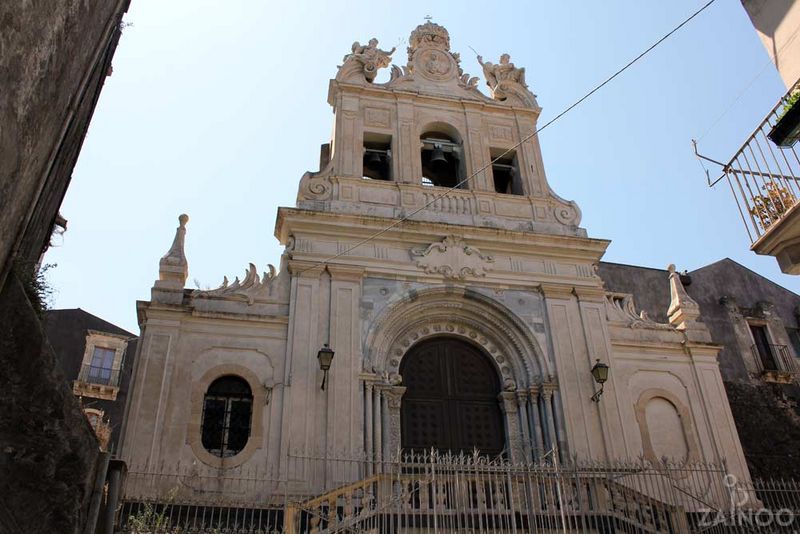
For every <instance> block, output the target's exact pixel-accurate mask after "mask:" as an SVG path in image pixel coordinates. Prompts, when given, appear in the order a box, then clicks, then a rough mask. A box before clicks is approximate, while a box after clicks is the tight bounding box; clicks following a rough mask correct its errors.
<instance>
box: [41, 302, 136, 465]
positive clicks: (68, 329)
mask: <svg viewBox="0 0 800 534" xmlns="http://www.w3.org/2000/svg"><path fill="white" fill-rule="evenodd" d="M44 326H45V331H46V332H47V338H48V340H49V341H50V346H52V347H53V350H54V351H55V353H56V355H57V356H58V358H59V360H60V361H61V367H62V369H63V371H64V374H65V375H66V378H67V380H69V382H70V384H71V385H72V392H73V393H74V394H75V395H76V396H77V397H79V398H80V399H81V406H82V407H83V411H84V412H85V413H86V416H87V418H88V419H89V422H90V423H91V424H92V427H93V428H94V429H95V433H97V434H98V439H99V440H100V443H101V447H102V448H103V449H104V450H109V451H112V452H115V451H117V449H118V441H119V434H120V431H121V428H122V424H123V415H124V413H125V400H126V399H127V396H128V390H129V387H130V381H131V369H132V367H133V356H134V354H135V353H136V340H137V338H136V336H135V335H134V334H131V333H130V332H128V331H126V330H123V329H122V328H119V327H118V326H115V325H113V324H111V323H109V322H108V321H104V320H103V319H101V318H99V317H97V316H95V315H92V314H91V313H89V312H86V311H84V310H82V309H80V308H77V309H73V310H50V311H48V312H47V316H46V317H45V324H44Z"/></svg>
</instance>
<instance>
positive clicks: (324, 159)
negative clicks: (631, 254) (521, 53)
mask: <svg viewBox="0 0 800 534" xmlns="http://www.w3.org/2000/svg"><path fill="white" fill-rule="evenodd" d="M395 52H396V50H395V49H392V50H389V51H385V50H381V49H380V48H379V47H378V41H377V40H376V39H371V40H370V41H369V43H368V44H366V45H362V44H360V43H359V42H355V43H353V46H352V49H351V53H350V54H347V55H346V56H345V57H344V59H343V62H342V65H341V66H340V67H339V70H338V72H337V74H336V78H335V79H334V80H331V83H330V87H329V91H328V102H329V103H330V105H331V106H332V107H333V110H334V114H335V126H334V134H333V138H332V139H331V142H330V143H329V144H326V145H323V147H322V155H321V158H320V160H321V161H320V170H319V171H318V172H313V173H312V172H309V173H306V174H305V175H304V176H303V178H302V180H301V182H300V190H299V193H298V197H297V207H298V208H301V209H311V210H315V211H327V212H332V213H349V214H353V215H357V214H370V215H375V216H381V217H388V218H392V219H397V218H401V217H410V218H412V219H413V220H416V221H428V222H446V223H453V224H459V225H469V226H490V227H494V228H505V229H508V230H522V231H529V232H536V233H544V234H557V235H571V236H585V235H586V233H585V231H584V230H583V229H581V228H579V226H578V225H579V223H580V217H581V215H580V210H579V209H578V206H577V205H576V204H575V203H574V202H569V201H565V200H563V199H561V198H560V197H558V196H557V195H556V194H555V193H553V191H552V190H551V189H550V187H549V185H548V183H547V177H546V175H545V171H544V166H543V164H542V156H541V149H540V147H539V140H538V138H537V137H536V135H535V134H534V132H535V129H536V122H537V120H538V118H539V113H540V111H541V108H540V107H539V105H538V104H537V102H536V97H535V95H534V94H533V93H532V92H531V91H530V89H529V88H528V85H527V83H526V81H525V69H523V68H519V67H516V66H515V65H514V64H513V63H512V62H511V61H510V57H509V56H508V54H503V56H502V57H501V58H500V61H499V62H498V63H496V64H495V63H491V62H488V61H487V62H484V61H483V58H481V57H478V61H479V63H480V65H481V66H482V68H483V74H484V77H485V78H486V82H487V85H488V86H489V89H490V94H491V96H490V97H489V96H486V95H484V94H483V93H481V92H480V91H479V90H478V78H476V77H473V76H470V75H469V74H467V73H465V72H464V70H463V68H462V66H461V58H460V57H459V54H457V53H455V52H452V51H451V50H450V36H449V35H448V33H447V30H446V29H444V28H443V27H442V26H439V25H438V24H434V23H432V22H427V23H425V24H422V25H420V26H418V27H417V28H416V29H415V30H414V31H413V32H412V33H411V36H410V38H409V46H408V50H407V52H408V62H407V64H406V65H405V66H403V67H398V66H397V65H392V66H391V77H390V80H389V81H388V82H386V83H382V84H379V83H375V81H374V80H375V77H376V73H377V71H378V69H380V68H384V67H388V66H389V64H390V62H391V59H392V55H393V54H395ZM444 188H456V190H454V191H450V192H447V191H446V190H445V189H444ZM412 214H413V215H412Z"/></svg>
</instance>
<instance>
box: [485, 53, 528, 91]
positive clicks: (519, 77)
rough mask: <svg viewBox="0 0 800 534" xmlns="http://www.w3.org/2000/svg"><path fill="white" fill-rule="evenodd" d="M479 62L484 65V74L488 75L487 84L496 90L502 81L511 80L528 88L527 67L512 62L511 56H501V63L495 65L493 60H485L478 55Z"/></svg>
mask: <svg viewBox="0 0 800 534" xmlns="http://www.w3.org/2000/svg"><path fill="white" fill-rule="evenodd" d="M478 63H480V64H481V67H483V75H484V76H486V85H488V86H489V87H490V88H491V89H492V90H494V89H495V88H496V87H497V86H498V85H500V84H501V82H505V81H510V82H514V83H518V84H520V85H521V86H522V87H525V88H527V87H528V84H526V83H525V68H524V67H523V68H517V67H516V66H515V65H514V64H513V63H511V56H509V55H508V54H503V55H502V56H500V63H498V64H497V65H495V64H494V63H492V62H491V61H487V62H486V63H484V62H483V57H481V56H478Z"/></svg>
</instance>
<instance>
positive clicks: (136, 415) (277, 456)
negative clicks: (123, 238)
mask: <svg viewBox="0 0 800 534" xmlns="http://www.w3.org/2000/svg"><path fill="white" fill-rule="evenodd" d="M377 45H378V43H377V41H376V40H372V41H370V43H369V44H368V45H366V46H363V45H361V44H359V43H354V44H353V47H352V53H351V54H348V55H347V56H345V58H344V61H343V64H342V66H341V67H340V68H339V71H338V73H337V75H336V78H335V79H334V80H332V81H331V84H330V88H329V95H328V101H329V103H330V104H331V105H332V106H333V109H334V113H335V126H334V134H333V139H332V140H331V143H330V144H329V145H326V146H324V147H323V151H322V158H321V160H322V161H321V163H322V164H321V168H320V170H319V171H317V172H308V173H306V174H305V175H304V176H303V177H302V179H301V180H300V184H299V192H298V197H297V205H296V207H295V208H280V209H279V211H278V218H277V222H276V227H275V236H276V237H277V239H278V240H279V241H280V242H281V243H282V244H283V245H284V246H285V251H284V253H283V255H282V257H281V261H280V266H279V268H277V269H276V268H275V267H272V266H269V268H268V270H267V271H266V272H263V273H259V271H258V270H257V269H256V267H255V266H253V265H250V266H249V268H248V269H247V271H246V273H245V276H244V277H243V278H242V279H239V278H236V279H235V280H234V281H233V282H230V281H229V280H228V279H227V278H225V279H224V281H223V284H222V285H221V286H220V287H219V288H217V289H213V290H187V289H185V288H184V283H185V280H186V277H187V271H188V262H187V259H186V258H185V256H184V253H183V241H184V239H185V238H186V225H187V222H188V218H187V217H186V216H181V218H180V220H179V223H180V226H179V227H178V230H177V232H176V237H175V240H174V242H173V245H172V247H171V249H170V251H169V252H168V253H167V255H166V256H164V258H162V259H161V262H160V276H159V280H158V281H156V283H155V285H154V287H153V289H152V293H151V299H150V301H149V302H139V303H137V309H138V314H139V321H140V324H141V327H142V336H141V343H140V347H139V353H138V355H137V358H136V369H135V370H134V373H135V387H134V391H133V394H132V396H131V401H130V408H129V409H130V417H129V418H128V423H127V426H126V432H125V435H124V437H123V450H122V454H123V457H124V458H125V459H126V460H127V461H128V462H129V463H130V465H131V466H132V469H137V468H138V467H137V466H144V467H146V468H148V469H154V468H157V466H159V465H165V464H166V465H176V464H189V465H193V466H195V467H194V469H196V470H202V471H203V472H205V473H220V472H222V473H224V472H226V471H225V470H228V469H230V470H233V469H236V468H240V467H241V468H249V469H253V468H257V469H261V470H263V471H262V472H264V473H266V474H267V478H269V479H270V480H275V481H276V483H275V484H274V485H270V484H268V483H265V484H263V485H262V486H260V487H259V488H258V489H257V490H255V489H254V490H253V491H257V492H260V493H261V494H270V493H271V492H278V491H286V492H288V493H296V494H304V495H308V494H314V493H319V492H321V491H323V490H324V489H326V488H330V487H334V486H337V485H341V484H343V483H346V482H350V481H352V480H354V479H355V478H358V476H359V473H358V471H357V470H349V471H348V470H337V471H336V472H335V473H332V472H331V473H329V472H325V473H323V474H320V473H318V472H309V471H307V470H304V469H302V468H301V467H298V465H302V464H296V463H293V462H292V458H300V457H303V456H313V457H321V458H330V459H331V462H333V461H334V460H335V459H342V458H351V459H352V458H369V459H376V458H384V459H385V458H390V457H393V455H395V454H396V453H397V451H398V449H399V448H400V447H401V445H402V441H403V437H402V433H403V432H404V424H403V422H402V413H403V410H404V403H403V395H404V393H405V392H406V390H407V386H406V380H405V379H407V378H408V377H403V375H402V373H403V369H402V365H403V360H404V357H405V356H406V355H407V354H408V352H409V351H410V350H413V349H414V348H415V347H416V346H418V345H419V344H420V343H421V342H423V341H426V340H429V339H438V338H443V337H447V338H459V339H462V340H464V341H465V342H466V343H469V344H471V345H472V346H474V347H476V348H477V349H478V350H479V351H481V353H482V354H484V355H485V357H486V358H488V359H489V361H490V362H491V364H492V367H493V369H494V370H495V372H496V373H497V377H498V380H499V384H500V388H501V392H500V394H499V396H498V400H497V402H498V405H499V407H500V410H501V413H502V417H503V428H504V432H505V436H504V438H505V454H506V455H507V456H508V457H510V458H511V459H513V460H519V461H526V460H537V459H541V458H542V457H543V456H544V455H545V454H548V451H549V453H550V454H553V453H555V454H558V455H560V456H561V457H562V458H569V457H578V458H582V459H594V460H601V461H603V460H615V459H630V458H636V457H638V456H640V455H645V456H646V457H647V458H648V459H650V460H652V461H656V462H657V461H660V459H661V458H662V457H669V458H671V459H673V460H674V461H677V462H680V463H685V462H691V461H695V460H698V461H705V462H722V461H723V460H724V461H726V462H727V465H728V467H729V469H730V471H731V472H732V473H734V474H735V475H736V476H738V477H741V478H743V479H746V478H747V477H748V472H747V466H746V464H745V460H744V457H743V455H742V450H741V446H740V444H739V439H738V436H737V431H736V427H735V425H734V422H733V417H732V415H731V411H730V407H729V405H728V402H727V399H726V396H725V390H724V386H723V382H722V378H721V376H720V370H719V365H718V363H717V355H718V353H719V351H720V348H721V347H720V346H719V345H717V344H715V343H713V342H712V341H711V336H710V335H709V332H708V330H707V328H706V326H705V325H704V323H703V322H702V318H701V317H700V314H699V307H698V305H697V303H696V302H694V301H693V300H692V299H691V298H690V297H689V296H688V294H687V293H686V291H685V289H684V287H683V285H682V284H681V280H680V277H679V275H678V274H677V272H675V270H674V268H673V270H672V276H670V277H669V279H668V280H667V279H664V280H662V284H663V287H664V288H665V290H667V289H668V288H669V291H670V293H671V297H670V299H669V300H668V301H667V302H666V305H665V306H664V313H665V315H667V312H668V319H665V320H664V321H663V322H656V321H654V320H651V319H649V318H647V316H646V315H643V314H639V313H638V312H637V311H636V310H635V308H634V303H633V299H632V296H631V295H629V294H623V293H616V292H609V291H608V290H607V289H606V288H605V287H604V285H603V281H602V279H601V278H600V277H599V276H598V274H597V265H598V262H599V261H600V258H601V257H602V256H603V254H604V252H605V250H606V247H607V246H608V244H609V242H608V241H606V240H602V239H595V238H589V237H587V232H586V230H585V229H583V228H581V227H580V218H581V215H580V210H579V209H578V207H577V205H576V204H575V203H574V202H571V201H566V200H564V199H562V198H560V197H558V196H557V195H556V194H555V193H554V192H553V191H552V190H551V188H550V186H549V184H548V181H547V177H546V175H545V172H544V166H543V163H542V154H541V150H540V147H539V142H538V138H537V137H536V136H535V128H536V123H537V120H538V117H539V111H540V108H539V107H538V104H537V103H536V98H535V96H534V95H533V93H532V92H531V90H530V88H529V87H528V85H527V82H526V80H525V73H524V70H523V69H521V68H518V67H516V66H515V65H514V64H513V63H511V62H510V60H509V58H508V57H505V56H504V57H503V58H501V60H500V61H499V63H497V64H493V63H491V62H483V60H482V59H481V62H482V67H483V70H484V74H485V75H486V77H487V80H488V82H489V88H490V90H491V96H485V95H484V94H483V93H481V92H480V91H479V90H478V88H477V79H476V78H473V77H470V76H469V75H468V74H466V73H464V72H463V69H462V66H461V62H460V58H459V56H458V54H456V53H454V52H452V51H451V50H450V44H449V35H448V34H447V31H446V30H445V29H444V28H442V27H440V26H438V25H436V24H432V23H426V24H424V25H421V26H419V27H418V28H417V29H416V30H414V32H413V33H412V34H411V37H410V39H409V47H408V64H407V65H406V66H404V67H402V68H401V67H398V66H396V65H393V66H392V67H391V72H392V75H391V79H390V80H389V81H388V82H386V83H384V84H377V83H374V79H375V76H374V72H373V71H374V69H378V68H381V67H385V66H387V65H388V64H389V56H391V54H393V53H394V51H384V50H381V49H379V48H378V46H377ZM501 162H505V163H501ZM434 163H436V164H438V165H441V166H449V167H447V168H448V173H449V174H447V173H445V174H446V175H442V174H441V173H437V171H436V170H435V169H433V170H432V167H433V164H434ZM371 165H374V166H373V167H370V166H371ZM373 171H374V172H373ZM440 179H441V180H443V181H442V182H439V183H437V180H440ZM448 179H449V180H450V181H449V182H447V181H446V180H448ZM426 184H427V185H426ZM445 184H447V185H445ZM325 344H328V345H330V347H331V348H332V349H333V350H335V358H334V360H333V363H332V366H331V368H330V371H329V372H328V373H327V379H326V381H327V387H326V388H325V389H321V387H320V385H321V383H322V380H323V371H322V370H321V369H320V366H319V364H318V362H317V353H318V351H319V350H320V348H321V347H323V345H325ZM597 360H600V361H601V362H604V363H606V364H608V365H609V366H610V368H611V374H610V378H609V380H608V382H607V383H606V384H605V389H604V394H603V395H602V397H600V399H599V402H593V401H592V400H591V397H592V396H593V394H594V393H595V391H596V385H595V383H594V381H593V378H592V374H591V372H590V371H591V369H592V366H593V365H594V364H595V362H596V361H597ZM228 375H234V376H237V377H239V378H240V379H241V380H242V381H243V382H244V383H246V384H247V385H248V386H249V388H250V390H251V391H252V403H253V409H252V418H251V429H250V437H249V440H248V441H247V444H246V446H245V447H243V448H242V449H241V450H240V451H239V452H238V454H235V455H232V456H224V455H222V456H214V455H212V454H209V451H208V450H205V449H204V447H203V442H202V437H201V432H202V425H203V417H204V415H203V404H202V400H203V398H204V396H205V395H206V392H207V391H209V390H208V388H209V386H210V384H211V383H212V381H213V380H215V379H216V378H219V377H223V376H228ZM219 470H221V471H219Z"/></svg>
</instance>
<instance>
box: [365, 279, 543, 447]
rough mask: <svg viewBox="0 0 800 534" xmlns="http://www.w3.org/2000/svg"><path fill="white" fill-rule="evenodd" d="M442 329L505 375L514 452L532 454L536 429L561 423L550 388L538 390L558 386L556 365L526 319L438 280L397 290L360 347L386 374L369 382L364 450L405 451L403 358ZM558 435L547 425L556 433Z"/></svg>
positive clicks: (503, 398) (368, 362) (378, 372)
mask: <svg viewBox="0 0 800 534" xmlns="http://www.w3.org/2000/svg"><path fill="white" fill-rule="evenodd" d="M443 335H444V336H451V337H455V338H459V337H460V338H463V339H465V340H466V341H468V342H470V343H472V344H474V345H477V346H478V347H479V348H481V349H482V350H483V351H484V352H485V353H486V354H487V355H488V356H489V357H490V358H491V360H492V363H493V364H494V366H495V368H496V370H497V372H498V375H499V377H500V381H501V389H502V391H501V393H500V395H499V397H500V406H501V410H502V411H503V413H504V414H505V418H506V420H505V428H506V434H507V445H508V448H509V452H510V454H511V457H512V458H513V459H515V460H516V459H522V458H523V457H524V456H526V455H528V453H531V452H532V445H531V444H532V443H534V442H535V437H536V435H537V434H536V432H535V429H536V428H538V427H539V426H540V425H545V426H546V425H547V424H548V423H549V424H550V425H551V428H552V425H554V424H556V425H557V424H558V415H557V414H556V415H555V416H554V414H553V412H552V410H551V406H552V405H551V403H550V395H547V396H541V395H540V392H541V391H545V392H548V393H549V392H550V391H552V390H553V389H555V388H556V387H557V386H556V378H555V370H554V368H553V366H552V365H551V364H550V362H549V361H548V359H547V358H546V357H545V354H544V352H543V351H542V349H541V347H540V346H539V343H538V342H537V340H536V338H535V337H534V336H533V334H532V332H531V331H530V330H529V329H528V327H527V325H525V323H523V322H522V321H521V320H520V319H519V318H518V317H517V316H516V315H515V314H514V313H513V312H511V311H510V310H509V309H507V308H506V307H505V306H503V305H502V304H500V303H499V302H497V301H495V300H493V299H492V298H490V297H488V296H486V295H483V294H481V293H478V292H475V291H473V290H470V289H467V288H463V287H437V288H431V289H426V290H423V291H412V292H409V293H407V294H405V295H402V296H400V297H397V298H395V299H393V300H391V301H390V302H389V304H388V305H387V307H386V309H385V310H384V311H383V312H382V313H381V314H380V316H379V317H378V319H377V320H376V321H375V323H374V324H373V325H372V327H371V329H370V331H369V332H368V334H367V336H366V338H365V344H364V347H363V351H364V352H363V353H364V355H365V362H364V364H365V367H366V369H367V370H368V371H372V372H373V376H375V377H376V379H377V378H378V377H383V378H382V379H380V380H376V381H374V382H372V383H370V384H366V385H365V394H366V398H365V402H366V403H367V404H368V405H369V406H371V407H372V408H371V409H369V410H367V411H368V412H369V413H372V414H373V417H372V418H368V419H369V421H368V428H367V431H366V435H367V436H371V438H368V439H367V441H370V439H371V440H372V443H367V445H366V446H367V450H368V451H373V450H374V451H375V455H376V456H378V455H380V454H383V455H384V456H387V455H391V454H394V453H395V452H396V451H398V450H400V445H401V444H400V426H401V425H400V406H401V398H402V395H403V394H404V393H405V387H403V386H402V385H401V378H400V374H399V370H400V363H401V361H402V359H403V357H404V356H405V355H406V353H407V352H408V350H409V349H410V348H411V347H412V346H413V345H415V344H417V343H419V342H421V341H423V340H425V339H428V338H432V337H438V336H443ZM543 386H547V387H543ZM540 410H541V412H540ZM384 417H385V418H384ZM370 423H371V424H370ZM555 434H556V431H555V430H551V431H550V435H551V436H555ZM540 441H541V440H540ZM551 441H554V438H553V439H552V440H551ZM541 448H542V447H538V449H539V450H541ZM381 451H383V452H382V453H381Z"/></svg>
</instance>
